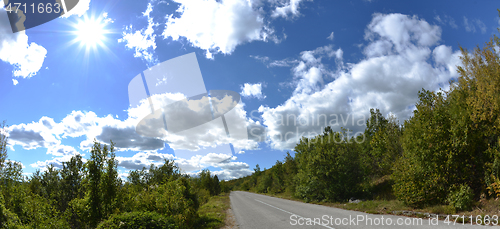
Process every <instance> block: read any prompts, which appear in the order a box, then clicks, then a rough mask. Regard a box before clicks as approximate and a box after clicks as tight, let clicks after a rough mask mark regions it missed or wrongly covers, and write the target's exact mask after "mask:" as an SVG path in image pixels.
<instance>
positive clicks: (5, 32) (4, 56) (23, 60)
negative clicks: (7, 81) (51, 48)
mask: <svg viewBox="0 0 500 229" xmlns="http://www.w3.org/2000/svg"><path fill="white" fill-rule="evenodd" d="M46 54H47V50H46V49H45V48H44V47H42V46H40V45H38V44H36V43H34V42H31V43H28V36H27V35H26V33H25V31H21V32H17V33H12V29H11V26H10V23H9V19H8V17H7V12H6V11H5V9H4V8H1V9H0V60H2V61H4V62H7V63H9V64H11V65H12V66H14V70H13V75H14V76H15V77H23V78H30V77H32V76H34V75H36V74H37V72H38V71H39V70H40V68H41V67H42V65H43V61H44V60H45V56H46ZM13 82H14V85H16V81H13Z"/></svg>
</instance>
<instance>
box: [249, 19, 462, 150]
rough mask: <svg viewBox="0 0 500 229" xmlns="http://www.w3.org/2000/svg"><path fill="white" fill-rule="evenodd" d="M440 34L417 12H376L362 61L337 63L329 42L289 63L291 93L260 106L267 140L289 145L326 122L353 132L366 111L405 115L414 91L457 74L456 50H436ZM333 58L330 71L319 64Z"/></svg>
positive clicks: (316, 131) (284, 146)
mask: <svg viewBox="0 0 500 229" xmlns="http://www.w3.org/2000/svg"><path fill="white" fill-rule="evenodd" d="M440 39H441V29H440V28H439V27H438V26H435V25H430V24H429V23H427V22H426V21H425V20H421V19H419V18H417V17H416V16H413V17H411V16H407V15H402V14H374V15H373V19H372V21H371V23H370V24H369V25H368V26H367V28H366V31H365V40H366V41H367V42H368V44H367V45H366V46H365V48H364V51H363V53H364V55H365V58H364V59H362V60H361V61H360V62H358V63H349V64H343V63H342V62H340V64H339V61H338V57H341V56H342V55H341V54H342V52H341V51H340V50H341V49H338V50H337V51H335V50H334V49H333V48H331V47H328V46H327V47H320V48H318V49H316V50H312V51H305V52H302V53H301V55H300V61H299V63H298V64H296V65H295V66H294V67H292V74H293V75H294V79H295V82H296V85H297V86H296V89H295V91H294V93H293V95H292V96H291V97H290V98H289V99H288V100H287V101H285V102H284V103H283V104H281V105H279V106H277V107H274V108H270V107H266V106H261V107H260V108H259V112H260V113H262V120H261V121H262V122H263V124H264V125H266V126H267V127H268V130H267V139H268V143H269V144H270V145H271V147H273V148H277V149H292V148H293V147H294V146H295V145H296V144H297V143H298V141H299V139H300V138H301V137H302V136H306V137H312V136H315V135H317V134H320V133H322V132H323V129H324V127H325V126H332V128H333V129H334V130H336V131H338V130H340V127H346V128H348V129H350V130H351V131H352V132H350V133H349V134H350V136H353V135H355V134H356V133H359V132H361V131H363V130H364V128H365V121H366V120H367V118H368V117H369V109H370V108H379V109H380V110H381V112H382V113H385V114H387V113H389V112H392V113H393V114H395V115H396V116H397V117H398V118H399V119H407V118H408V117H410V115H411V114H412V111H413V108H412V105H413V104H415V102H417V99H418V98H417V92H418V91H419V90H421V89H422V88H426V89H430V90H437V89H438V88H439V87H446V85H447V82H448V80H449V79H450V78H451V77H456V65H458V64H459V63H460V58H459V55H460V53H459V51H455V52H453V51H452V49H451V47H448V46H444V45H439V46H437V47H435V46H436V45H438V42H439V41H440ZM337 54H338V55H337ZM333 56H335V61H336V63H337V65H335V66H336V68H331V67H330V66H328V65H327V64H325V63H327V61H328V60H329V59H328V57H333Z"/></svg>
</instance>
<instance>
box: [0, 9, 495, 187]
mask: <svg viewBox="0 0 500 229" xmlns="http://www.w3.org/2000/svg"><path fill="white" fill-rule="evenodd" d="M497 8H499V5H498V4H497V2H496V1H453V2H451V1H417V2H411V1H380V0H372V1H366V0H359V1H319V0H232V1H229V0H222V1H215V0H163V1H158V0H151V1H128V0H127V1H126V0H122V1H116V0H113V1H95V0H80V2H79V4H78V5H77V6H76V7H75V8H74V9H73V10H71V11H70V12H68V14H65V15H64V17H60V18H58V19H56V20H53V21H50V22H48V23H45V24H42V25H40V26H37V27H34V28H31V29H28V30H26V31H22V32H18V33H15V34H13V33H12V31H11V28H10V25H9V22H8V18H7V13H6V11H5V10H1V9H0V60H1V61H0V92H1V96H0V104H1V106H0V120H6V123H7V125H8V126H9V128H8V135H9V152H8V153H9V159H11V160H15V161H19V162H21V163H22V164H23V165H24V172H25V173H26V174H30V173H32V172H34V171H35V170H36V169H41V170H43V169H44V168H45V166H46V165H48V164H54V165H55V166H58V167H60V166H61V163H62V162H63V161H67V160H69V158H71V156H73V155H75V154H82V155H84V157H88V156H89V152H88V149H89V145H90V143H91V142H92V140H93V139H94V138H96V139H98V140H99V141H101V142H103V143H104V142H106V141H107V140H105V139H107V138H111V139H112V140H113V141H115V142H116V143H117V145H116V146H117V150H118V151H117V159H118V161H119V165H120V167H119V169H120V172H121V175H122V176H126V174H127V172H128V171H129V170H130V169H139V168H142V167H143V166H149V164H151V163H155V164H158V163H161V160H162V159H174V160H175V161H176V162H177V163H178V165H179V166H180V167H181V168H182V169H183V170H184V172H186V173H190V174H195V173H196V172H198V171H199V170H200V169H203V168H209V169H210V170H212V171H214V172H215V173H216V174H218V175H219V177H221V178H223V179H232V178H237V177H241V176H244V175H249V174H251V172H252V171H253V168H254V167H255V165H256V164H259V165H260V167H261V168H264V167H265V168H269V167H271V166H272V165H273V164H274V163H275V162H276V160H282V159H283V158H284V155H285V154H286V152H287V151H290V152H292V154H293V147H294V145H295V144H296V143H297V142H298V139H299V138H300V137H301V136H312V135H314V134H315V133H319V132H320V130H321V129H322V128H323V127H324V123H328V124H333V126H334V129H336V130H339V129H340V127H341V126H344V127H346V128H349V129H351V130H352V131H353V132H352V134H355V133H357V132H360V131H362V130H363V129H364V126H363V124H364V120H365V119H366V118H367V117H368V114H369V109H370V108H379V109H380V110H381V112H382V113H383V114H384V115H388V114H392V115H395V116H396V117H397V118H398V119H399V120H400V121H401V122H402V121H403V120H405V119H408V118H409V117H410V116H411V114H412V110H413V109H414V106H413V105H414V104H415V102H416V101H417V92H418V91H419V90H421V89H422V88H426V89H430V90H439V89H440V88H442V89H443V90H447V88H449V85H448V81H449V80H450V79H452V78H454V77H457V73H456V66H457V65H458V64H460V55H461V54H460V52H459V45H461V46H462V47H464V48H467V49H469V50H471V49H473V48H474V47H476V45H482V44H483V43H484V42H485V41H488V40H489V38H490V37H491V35H492V34H496V33H497V30H496V28H497V27H499V25H500V20H499V17H498V12H497V10H496V9H497ZM92 23H93V24H92ZM189 53H194V54H195V55H196V59H197V62H198V65H199V68H200V71H201V75H202V76H203V81H204V85H205V88H206V90H231V91H235V92H238V93H240V95H241V96H242V97H241V101H240V103H239V105H238V106H237V107H236V108H234V112H235V114H237V115H236V116H238V118H240V119H242V120H245V122H246V123H247V125H250V126H256V127H259V128H262V129H265V130H266V132H265V141H261V142H258V141H254V140H252V139H247V141H238V139H230V138H225V137H224V136H225V135H224V134H222V135H224V136H222V137H221V136H219V135H220V134H219V132H220V131H219V132H217V130H213V128H212V129H210V128H208V127H204V128H201V129H198V130H196V131H197V133H201V134H197V135H190V137H189V139H187V138H184V139H182V137H181V138H171V139H168V142H169V143H168V144H164V143H163V141H164V140H165V139H155V138H148V137H144V136H140V135H138V134H137V133H136V132H135V126H136V125H137V123H138V122H139V121H140V117H138V116H137V115H136V114H135V113H134V110H133V108H134V107H132V106H131V105H130V102H129V91H128V86H129V83H130V82H131V80H132V79H133V78H134V77H136V76H138V75H140V73H141V72H143V71H145V70H147V69H148V68H150V67H154V66H157V65H159V64H161V63H163V62H165V61H168V60H170V59H173V58H176V57H179V56H183V55H186V54H189ZM162 98H163V97H162ZM162 98H158V99H159V100H161V99H162ZM163 99H164V101H163V102H165V101H170V100H168V99H171V98H168V99H167V98H166V97H165V98H163ZM236 116H235V117H236ZM287 117H289V118H288V119H287ZM290 117H295V118H297V119H295V120H299V119H300V120H302V121H303V122H302V123H300V122H293V119H290ZM318 118H319V119H320V120H321V123H318V122H317V120H318ZM313 120H314V121H313ZM229 121H230V120H229ZM287 121H288V122H287ZM214 128H215V127H214ZM209 130H212V131H209ZM287 133H289V134H287ZM179 139H180V140H179ZM108 140H109V139H108ZM240 140H241V139H240ZM228 142H231V143H232V144H233V145H234V147H235V154H234V155H233V154H232V153H231V152H230V151H229V153H228V151H227V143H228ZM180 152H190V153H188V154H184V157H182V156H181V153H180ZM186 155H189V156H186Z"/></svg>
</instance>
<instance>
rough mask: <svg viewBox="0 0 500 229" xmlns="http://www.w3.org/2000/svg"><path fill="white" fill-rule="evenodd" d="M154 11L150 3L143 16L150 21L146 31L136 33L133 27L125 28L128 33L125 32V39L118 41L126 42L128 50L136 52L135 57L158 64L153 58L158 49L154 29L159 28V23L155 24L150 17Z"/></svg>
mask: <svg viewBox="0 0 500 229" xmlns="http://www.w3.org/2000/svg"><path fill="white" fill-rule="evenodd" d="M152 11H153V6H152V5H151V3H148V8H147V9H146V11H145V12H144V13H143V16H144V17H147V19H148V27H147V28H146V29H141V30H135V31H134V29H133V27H132V25H129V26H127V27H126V28H125V30H126V31H124V32H123V38H120V39H118V42H125V43H126V44H125V46H126V47H127V48H129V49H134V50H135V53H134V57H139V58H142V59H144V60H146V61H147V62H149V63H155V62H157V61H156V59H155V58H154V57H153V52H154V50H155V49H156V42H155V39H156V34H154V28H155V27H156V26H158V23H154V22H153V18H152V17H151V16H150V15H151V12H152Z"/></svg>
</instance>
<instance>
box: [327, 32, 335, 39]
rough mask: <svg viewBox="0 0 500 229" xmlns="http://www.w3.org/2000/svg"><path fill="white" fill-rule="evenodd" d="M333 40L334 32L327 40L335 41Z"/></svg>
mask: <svg viewBox="0 0 500 229" xmlns="http://www.w3.org/2000/svg"><path fill="white" fill-rule="evenodd" d="M333 38H334V35H333V32H332V33H330V35H329V36H328V37H327V38H326V39H328V40H331V41H333Z"/></svg>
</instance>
